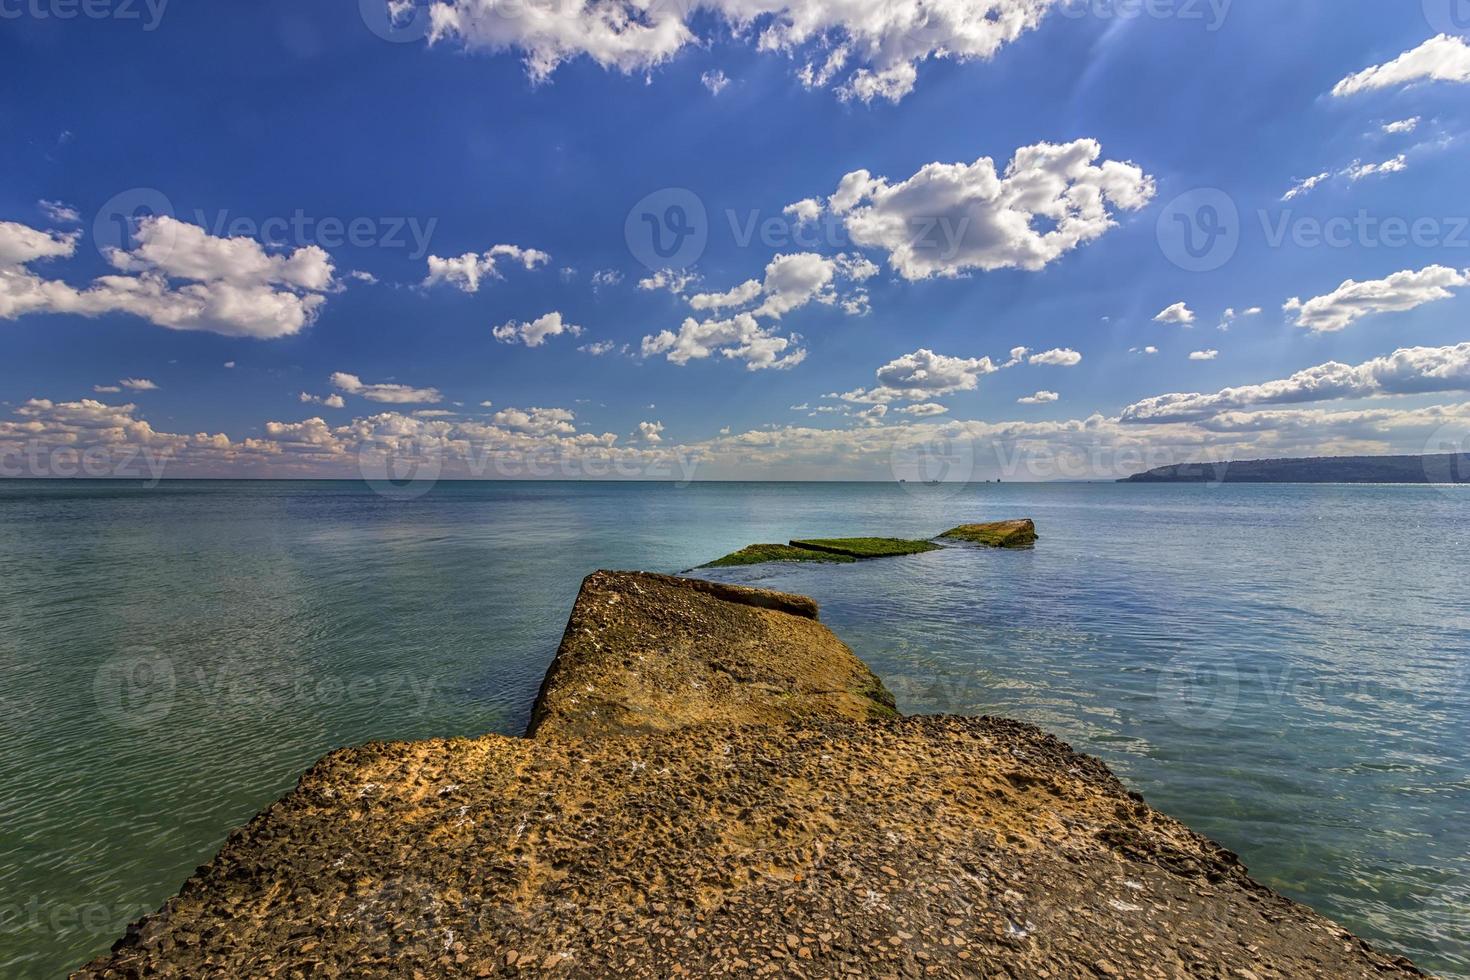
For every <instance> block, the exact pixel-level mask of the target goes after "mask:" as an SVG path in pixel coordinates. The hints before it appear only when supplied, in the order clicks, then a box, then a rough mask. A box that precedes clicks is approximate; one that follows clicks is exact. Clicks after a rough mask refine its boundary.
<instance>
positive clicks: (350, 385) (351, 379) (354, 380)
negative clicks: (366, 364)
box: [329, 371, 444, 405]
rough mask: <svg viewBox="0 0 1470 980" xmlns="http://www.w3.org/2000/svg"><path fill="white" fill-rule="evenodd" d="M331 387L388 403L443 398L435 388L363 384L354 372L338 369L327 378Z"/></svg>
mask: <svg viewBox="0 0 1470 980" xmlns="http://www.w3.org/2000/svg"><path fill="white" fill-rule="evenodd" d="M329 380H330V381H331V384H332V387H333V388H336V389H337V390H339V391H345V392H347V394H349V395H357V396H358V397H359V398H366V399H367V400H368V401H372V402H384V403H386V404H389V405H423V404H428V405H434V404H438V403H439V402H441V401H443V400H444V396H443V395H441V394H440V393H439V389H437V388H410V387H409V386H408V385H400V384H364V383H363V381H362V379H361V378H359V377H358V376H357V375H355V374H347V373H345V372H342V371H338V372H336V373H335V374H333V375H332V377H331V378H330V379H329Z"/></svg>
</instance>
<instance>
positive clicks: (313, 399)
mask: <svg viewBox="0 0 1470 980" xmlns="http://www.w3.org/2000/svg"><path fill="white" fill-rule="evenodd" d="M301 402H302V404H305V405H325V406H326V407H327V408H346V407H347V402H345V401H343V399H342V396H341V395H327V396H326V397H325V398H323V397H322V396H321V395H313V394H311V393H310V392H305V391H303V392H302V393H301Z"/></svg>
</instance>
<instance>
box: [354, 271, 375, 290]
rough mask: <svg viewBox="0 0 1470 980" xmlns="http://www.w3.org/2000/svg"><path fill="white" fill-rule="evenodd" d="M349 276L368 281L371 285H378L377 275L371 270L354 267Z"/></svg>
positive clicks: (364, 281)
mask: <svg viewBox="0 0 1470 980" xmlns="http://www.w3.org/2000/svg"><path fill="white" fill-rule="evenodd" d="M347 276H348V278H350V279H355V280H357V281H358V282H361V283H366V284H367V285H369V286H373V285H376V284H377V282H378V277H377V276H375V275H373V274H372V273H371V272H364V271H363V270H362V269H353V270H352V271H351V272H349V273H347Z"/></svg>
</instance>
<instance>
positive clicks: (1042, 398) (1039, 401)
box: [1016, 391, 1062, 405]
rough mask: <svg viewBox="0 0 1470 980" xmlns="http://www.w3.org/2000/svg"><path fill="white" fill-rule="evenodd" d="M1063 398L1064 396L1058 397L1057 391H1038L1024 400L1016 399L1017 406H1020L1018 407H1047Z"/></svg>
mask: <svg viewBox="0 0 1470 980" xmlns="http://www.w3.org/2000/svg"><path fill="white" fill-rule="evenodd" d="M1061 397H1062V396H1061V395H1058V394H1057V393H1056V392H1055V391H1038V392H1037V393H1036V394H1034V395H1027V396H1026V397H1024V398H1017V399H1016V404H1018V405H1045V404H1046V403H1047V402H1054V401H1056V400H1057V399H1059V398H1061Z"/></svg>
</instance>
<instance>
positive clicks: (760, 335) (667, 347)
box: [641, 313, 806, 371]
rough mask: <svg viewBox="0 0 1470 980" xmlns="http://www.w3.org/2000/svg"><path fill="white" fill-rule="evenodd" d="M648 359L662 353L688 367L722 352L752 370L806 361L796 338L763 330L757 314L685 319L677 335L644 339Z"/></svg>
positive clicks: (666, 333)
mask: <svg viewBox="0 0 1470 980" xmlns="http://www.w3.org/2000/svg"><path fill="white" fill-rule="evenodd" d="M641 349H642V353H643V356H645V357H652V356H655V355H658V354H663V355H665V356H666V357H667V359H668V360H669V361H671V362H673V363H674V364H680V365H683V364H688V363H689V362H690V361H692V360H700V359H703V358H706V357H710V356H712V355H714V354H715V353H719V354H720V355H721V356H723V357H728V358H732V359H735V360H740V361H744V362H745V367H746V369H747V370H750V371H760V370H764V369H768V368H775V369H784V368H792V367H795V366H796V365H798V364H800V363H801V362H802V361H803V360H805V359H806V351H805V350H804V349H802V348H801V347H800V346H799V345H798V339H797V337H796V336H795V335H791V336H788V337H782V336H779V335H777V334H775V333H773V332H772V331H770V330H767V329H766V328H764V327H762V326H761V324H760V321H758V320H757V319H756V318H755V316H754V315H752V314H750V313H737V314H736V315H735V316H732V317H729V318H728V319H724V320H696V319H695V318H694V317H689V318H687V319H685V321H684V323H683V325H682V326H680V327H679V331H678V333H674V332H673V331H670V330H661V331H659V333H658V334H656V335H654V336H649V337H644V338H643V344H642V348H641Z"/></svg>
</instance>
